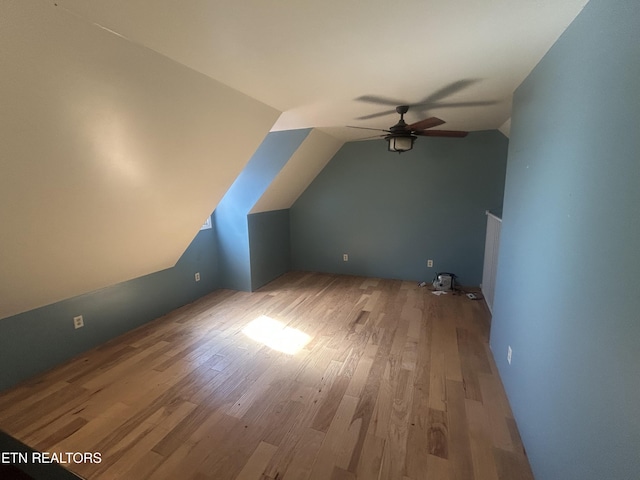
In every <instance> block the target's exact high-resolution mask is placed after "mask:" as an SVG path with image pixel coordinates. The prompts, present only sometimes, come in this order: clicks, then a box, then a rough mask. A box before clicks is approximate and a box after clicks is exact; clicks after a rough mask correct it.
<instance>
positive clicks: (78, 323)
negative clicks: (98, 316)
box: [73, 315, 84, 329]
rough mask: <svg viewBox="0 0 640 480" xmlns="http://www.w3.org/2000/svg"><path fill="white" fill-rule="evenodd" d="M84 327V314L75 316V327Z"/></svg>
mask: <svg viewBox="0 0 640 480" xmlns="http://www.w3.org/2000/svg"><path fill="white" fill-rule="evenodd" d="M82 327H84V319H83V318H82V315H78V316H77V317H73V328H75V329H78V328H82Z"/></svg>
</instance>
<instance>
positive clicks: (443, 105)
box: [429, 100, 499, 108]
mask: <svg viewBox="0 0 640 480" xmlns="http://www.w3.org/2000/svg"><path fill="white" fill-rule="evenodd" d="M496 103H499V102H498V101H497V100H484V101H479V102H451V103H447V102H442V103H440V102H434V103H431V104H430V105H429V106H430V107H431V108H454V107H482V106H487V105H495V104H496Z"/></svg>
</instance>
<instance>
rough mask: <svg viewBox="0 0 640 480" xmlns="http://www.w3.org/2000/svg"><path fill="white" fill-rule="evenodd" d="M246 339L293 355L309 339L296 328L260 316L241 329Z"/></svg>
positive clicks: (309, 339) (309, 338)
mask: <svg viewBox="0 0 640 480" xmlns="http://www.w3.org/2000/svg"><path fill="white" fill-rule="evenodd" d="M242 333H244V334H245V335H246V336H247V337H249V338H251V339H252V340H255V341H256V342H260V343H263V344H265V345H266V346H268V347H269V348H273V349H274V350H277V351H279V352H282V353H286V354H288V355H294V354H296V353H297V352H299V351H300V350H302V349H303V348H304V347H305V346H306V345H307V343H309V342H310V341H311V337H310V336H309V335H307V334H306V333H304V332H301V331H300V330H298V329H296V328H291V327H286V326H285V325H284V323H282V322H279V321H277V320H274V319H273V318H270V317H267V316H266V315H261V316H259V317H258V318H256V319H255V320H252V321H251V322H250V323H249V324H248V325H247V326H246V327H244V328H243V329H242Z"/></svg>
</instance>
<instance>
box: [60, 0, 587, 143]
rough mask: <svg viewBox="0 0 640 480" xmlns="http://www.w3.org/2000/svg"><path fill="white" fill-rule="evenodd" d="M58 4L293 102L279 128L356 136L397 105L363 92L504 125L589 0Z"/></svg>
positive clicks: (240, 86)
mask: <svg viewBox="0 0 640 480" xmlns="http://www.w3.org/2000/svg"><path fill="white" fill-rule="evenodd" d="M50 1H52V2H53V1H54V0H50ZM55 2H56V3H57V4H58V5H60V6H61V8H68V9H70V10H71V11H73V12H74V13H76V14H77V15H80V16H81V17H83V18H85V19H87V20H88V21H91V22H96V23H98V24H100V25H103V26H104V27H106V28H109V29H111V30H113V31H116V32H118V33H119V34H121V35H124V36H125V37H127V38H129V39H130V40H131V41H133V42H136V43H139V44H141V45H145V46H146V47H148V48H150V49H152V50H155V51H157V52H160V53H162V54H163V55H166V56H167V57H169V58H172V59H174V60H175V61H177V62H179V63H182V64H183V65H187V66H189V67H191V68H193V69H194V70H197V71H199V72H202V73H204V74H206V75H208V76H210V77H211V78H215V79H216V80H219V81H221V82H222V83H224V84H225V85H230V86H232V87H233V88H235V89H237V90H239V91H241V92H244V93H246V94H247V95H249V96H251V97H253V98H255V99H257V100H260V101H261V102H264V103H266V104H267V105H271V106H273V107H274V108H277V109H278V110H280V111H282V112H284V113H283V115H282V116H281V117H280V118H279V120H278V122H277V124H276V125H275V127H274V130H290V129H296V128H311V127H314V128H332V129H334V130H332V131H331V132H330V133H331V134H332V135H334V136H339V137H340V138H342V139H343V140H353V139H355V138H362V137H364V136H366V134H362V132H357V131H356V130H348V129H344V128H341V127H343V126H344V125H352V124H353V123H354V121H355V120H356V119H357V118H358V117H362V116H367V115H372V114H376V113H379V112H380V111H381V110H387V109H388V106H384V107H383V108H379V107H380V105H373V104H371V103H367V102H359V101H356V99H357V98H359V97H362V96H365V95H373V96H378V97H385V98H388V99H392V100H393V101H392V103H394V102H396V101H401V102H406V103H415V102H418V101H420V100H421V99H431V101H430V105H427V107H426V110H427V111H426V112H423V113H424V116H431V115H434V116H437V117H440V118H442V119H443V120H445V121H446V122H447V128H448V129H451V130H469V131H474V130H489V129H496V128H498V127H500V126H501V125H502V124H503V123H504V122H505V120H507V118H509V116H510V114H511V112H510V110H511V95H512V94H513V92H514V90H515V89H516V88H517V86H518V85H519V84H520V83H521V82H522V80H524V78H525V77H526V76H527V75H528V74H529V72H530V71H531V70H532V69H533V67H534V66H535V65H536V64H537V63H538V62H539V61H540V59H541V58H542V57H543V55H544V54H545V53H546V52H547V50H548V49H549V48H550V47H551V45H553V43H554V42H555V41H556V39H557V38H558V37H559V36H560V34H561V33H562V32H563V31H564V30H565V28H566V27H567V26H568V25H569V24H570V23H571V22H572V21H573V19H574V18H575V17H576V15H577V14H578V13H579V12H580V10H581V9H582V8H583V7H584V5H585V4H586V3H587V0H484V1H479V0H458V1H455V2H453V1H450V0H404V1H403V2H402V7H401V8H390V4H389V1H388V0H368V1H344V0H324V1H321V2H319V1H315V2H314V1H300V0H280V1H277V2H266V1H264V0H243V1H233V0H218V1H207V0H182V1H180V2H176V1H175V0H154V1H150V0H101V1H87V0H55ZM460 81H463V82H464V85H465V87H464V88H460V89H457V90H455V91H451V89H447V88H448V87H450V86H451V85H457V83H456V82H460ZM458 85H459V84H458ZM443 91H444V92H445V93H447V95H444V96H442V95H441V96H438V95H437V93H438V92H443ZM434 94H436V95H435V96H434ZM478 102H485V104H483V105H477V103H478ZM486 102H490V103H489V104H486ZM394 106H395V105H394ZM423 113H421V115H422V114H423ZM417 114H418V112H410V114H409V116H408V117H407V121H409V120H410V121H411V122H410V123H413V122H415V121H417V120H419V119H420V118H419V117H418V116H416V115H417ZM423 118H424V117H423ZM394 119H395V115H393V114H391V115H388V116H380V117H378V118H373V119H371V120H367V121H366V122H365V121H364V120H360V121H358V122H359V123H358V124H361V125H363V126H371V127H376V128H387V127H389V126H390V125H392V124H393V123H395V122H393V121H390V120H394Z"/></svg>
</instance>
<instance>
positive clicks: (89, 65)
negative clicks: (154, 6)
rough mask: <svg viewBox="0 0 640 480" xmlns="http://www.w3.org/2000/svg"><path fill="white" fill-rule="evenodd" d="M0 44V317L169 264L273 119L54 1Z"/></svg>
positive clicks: (4, 14)
mask: <svg viewBox="0 0 640 480" xmlns="http://www.w3.org/2000/svg"><path fill="white" fill-rule="evenodd" d="M0 43H1V44H2V45H3V49H2V51H3V53H2V61H3V72H2V75H1V76H0V106H1V109H2V115H1V116H0V170H1V172H2V174H1V175H0V225H2V228H1V229H0V265H2V268H1V269H0V318H3V317H7V316H10V315H14V314H17V313H19V312H24V311H27V310H29V309H33V308H36V307H40V306H43V305H47V304H50V303H52V302H56V301H59V300H61V299H64V298H69V297H73V296H76V295H79V294H82V293H85V292H90V291H94V290H97V289H100V288H103V287H106V286H108V285H113V284H116V283H118V282H122V281H125V280H129V279H132V278H136V277H140V276H142V275H146V274H149V273H152V272H156V271H158V270H162V269H166V268H168V267H171V266H173V265H175V263H176V262H177V261H178V259H179V258H180V256H181V255H182V254H183V252H184V251H185V249H186V248H187V246H188V245H189V243H190V241H191V240H192V239H193V237H194V235H195V234H196V233H197V232H198V229H199V227H200V225H202V222H203V221H204V219H205V218H206V217H207V215H209V214H210V212H211V211H213V210H214V208H215V206H216V205H217V203H218V202H219V200H220V199H221V198H222V196H223V195H224V193H225V192H226V191H227V189H228V188H229V186H230V185H231V183H232V182H233V180H234V179H235V178H236V177H237V175H238V174H239V173H240V171H241V170H242V168H243V167H244V165H245V164H246V162H247V161H248V160H249V158H251V155H252V154H253V152H254V151H255V149H256V148H257V147H258V145H259V144H260V142H261V141H262V139H263V138H264V137H265V135H266V134H267V133H268V131H269V129H270V127H271V126H272V124H273V123H274V121H275V120H276V119H277V116H278V114H279V112H277V111H276V110H274V109H272V108H270V107H267V106H265V105H264V104H261V103H259V102H257V101H255V100H253V99H251V98H249V97H247V96H245V95H242V94H240V93H238V92H236V91H234V90H232V89H231V88H228V87H226V86H224V85H222V84H220V83H218V82H216V81H214V80H212V79H210V78H208V77H206V76H204V75H201V74H199V73H196V72H194V71H193V70H190V69H189V68H186V67H184V66H181V65H179V64H177V63H175V62H173V61H171V60H169V59H167V58H165V57H162V56H161V55H159V54H156V53H154V52H153V51H151V50H149V49H147V48H144V47H141V46H138V45H135V44H133V43H131V42H128V41H127V40H126V39H124V38H122V37H119V36H117V35H115V34H113V33H111V32H108V31H106V30H104V29H101V28H98V27H97V26H95V25H92V24H89V23H86V22H84V21H83V20H81V19H79V18H77V17H75V16H73V15H71V14H69V13H67V12H65V11H63V10H62V9H59V8H56V7H55V6H54V3H53V2H39V1H38V2H35V1H30V2H25V1H19V0H7V1H3V2H2V3H1V4H0ZM238 125H241V128H238Z"/></svg>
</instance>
